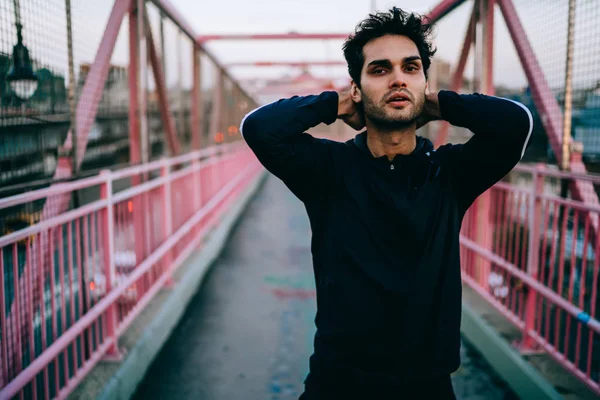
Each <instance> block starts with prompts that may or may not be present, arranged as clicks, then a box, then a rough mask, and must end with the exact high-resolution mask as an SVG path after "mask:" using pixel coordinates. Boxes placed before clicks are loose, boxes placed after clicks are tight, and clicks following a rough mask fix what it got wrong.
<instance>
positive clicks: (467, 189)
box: [438, 91, 533, 210]
mask: <svg viewBox="0 0 600 400" xmlns="http://www.w3.org/2000/svg"><path fill="white" fill-rule="evenodd" d="M438 99H439V104H440V111H441V113H442V118H443V119H444V120H446V121H448V122H449V123H450V124H452V125H454V126H459V127H463V128H467V129H469V130H470V131H471V132H473V134H474V135H473V137H472V138H471V139H469V141H468V142H467V143H465V144H459V145H446V146H443V148H445V149H444V150H445V151H447V152H448V156H449V161H450V167H451V169H452V177H453V185H454V186H455V187H456V189H457V193H458V196H459V200H460V201H461V202H462V204H463V206H464V208H465V210H466V209H467V208H468V207H469V206H470V205H471V204H472V203H473V201H474V200H475V199H476V198H477V196H479V195H480V194H482V193H483V192H485V191H486V190H487V189H489V188H490V187H491V186H493V185H494V184H495V183H496V182H498V181H499V180H500V179H502V178H503V177H504V176H505V175H507V174H508V173H509V172H510V170H512V169H513V168H514V167H515V166H516V165H517V163H518V162H519V161H520V160H521V158H522V157H523V154H524V153H525V149H526V148H527V144H528V142H529V139H530V137H531V132H532V130H533V118H532V116H531V112H530V111H529V109H528V108H527V107H525V106H524V105H523V104H521V103H518V102H515V101H512V100H509V99H504V98H500V97H494V96H486V95H482V94H479V93H474V94H468V95H461V94H457V93H454V92H450V91H440V92H439V94H438ZM439 150H442V148H440V149H439Z"/></svg>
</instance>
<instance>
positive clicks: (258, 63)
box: [224, 60, 348, 68]
mask: <svg viewBox="0 0 600 400" xmlns="http://www.w3.org/2000/svg"><path fill="white" fill-rule="evenodd" d="M334 65H339V66H346V65H348V64H347V63H346V61H343V60H339V61H338V60H325V61H248V62H244V61H239V62H232V63H228V64H225V65H224V66H225V67H228V68H233V67H281V66H284V67H315V66H334Z"/></svg>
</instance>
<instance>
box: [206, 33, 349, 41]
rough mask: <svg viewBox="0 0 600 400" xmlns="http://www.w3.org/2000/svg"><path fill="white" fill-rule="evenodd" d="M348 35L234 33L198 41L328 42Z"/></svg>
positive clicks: (207, 37)
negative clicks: (327, 40) (313, 40)
mask: <svg viewBox="0 0 600 400" xmlns="http://www.w3.org/2000/svg"><path fill="white" fill-rule="evenodd" d="M347 37H348V33H297V32H289V33H250V34H246V33H232V34H223V35H201V36H198V38H197V40H198V42H200V43H206V42H209V41H214V40H311V39H315V40H326V39H346V38H347Z"/></svg>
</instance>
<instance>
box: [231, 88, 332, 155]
mask: <svg viewBox="0 0 600 400" xmlns="http://www.w3.org/2000/svg"><path fill="white" fill-rule="evenodd" d="M337 106H338V96H337V93H336V92H323V93H321V94H320V95H318V96H315V95H313V96H303V97H298V96H294V97H291V98H288V99H282V100H278V101H276V102H273V103H270V104H267V105H265V106H262V107H259V108H257V109H256V110H254V111H252V112H250V113H249V114H248V115H246V117H244V119H243V120H242V123H241V125H240V130H241V132H242V134H243V136H244V138H245V139H246V140H247V141H248V143H249V144H250V145H251V146H252V145H253V144H254V143H256V142H257V141H258V142H262V141H267V142H272V141H275V142H278V141H281V140H286V138H288V137H292V136H294V135H299V134H301V133H303V132H305V131H307V130H308V129H310V128H312V127H314V126H317V125H318V124H320V123H326V124H331V123H333V122H334V121H335V119H336V117H337V108H338V107H337Z"/></svg>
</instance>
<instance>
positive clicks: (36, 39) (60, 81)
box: [0, 0, 69, 186]
mask: <svg viewBox="0 0 600 400" xmlns="http://www.w3.org/2000/svg"><path fill="white" fill-rule="evenodd" d="M15 5H16V6H17V9H15ZM0 25H1V28H0V171H1V172H0V186H7V185H12V184H18V183H23V182H27V181H31V180H37V179H42V178H46V177H49V176H51V175H52V173H53V172H54V168H55V166H56V149H57V147H58V146H59V145H60V144H62V142H63V141H64V139H65V137H66V134H67V130H68V127H69V112H68V111H69V108H68V104H67V88H66V78H67V68H66V65H67V53H66V51H65V49H66V28H65V26H66V23H65V5H64V1H60V0H52V1H42V0H35V1H27V2H23V1H20V2H19V1H17V2H14V1H8V0H2V1H0ZM18 25H20V31H21V38H22V41H21V42H19V39H18V33H17V32H18V29H17V26H18ZM15 52H17V53H20V54H21V55H22V56H23V57H24V55H25V52H26V53H27V57H26V58H25V57H24V58H22V61H23V62H21V63H19V64H18V66H17V69H14V66H15V64H14V62H15V57H14V55H15ZM32 74H35V80H32V79H30V78H32V77H33V75H32Z"/></svg>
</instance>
